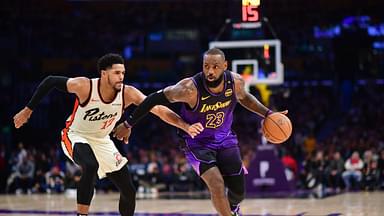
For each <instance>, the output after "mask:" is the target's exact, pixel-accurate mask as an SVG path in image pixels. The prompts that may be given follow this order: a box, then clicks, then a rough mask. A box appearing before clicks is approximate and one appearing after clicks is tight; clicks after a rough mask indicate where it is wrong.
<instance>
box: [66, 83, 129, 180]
mask: <svg viewBox="0 0 384 216" xmlns="http://www.w3.org/2000/svg"><path fill="white" fill-rule="evenodd" d="M99 87H100V79H91V90H90V96H89V98H88V99H87V101H85V102H84V103H83V104H80V103H79V100H78V99H76V101H75V105H74V108H73V112H72V114H71V115H70V116H69V118H68V119H67V121H66V127H65V128H64V129H63V130H62V132H61V141H62V142H61V144H62V148H63V151H64V153H65V154H66V155H67V156H68V157H69V158H70V159H71V160H72V161H74V160H73V148H74V145H75V144H83V143H85V144H89V145H90V147H91V149H92V151H93V153H94V154H95V157H96V159H97V161H98V163H99V170H98V175H99V177H100V178H102V177H105V174H106V173H109V172H113V171H116V170H119V169H121V168H122V167H123V166H124V165H125V164H126V162H127V159H126V158H125V157H123V156H122V155H121V154H120V153H119V151H118V150H117V149H116V146H115V145H114V143H113V142H112V140H111V139H110V137H109V134H110V133H111V132H112V130H113V128H114V127H115V125H116V122H117V121H118V120H119V119H120V118H121V115H122V113H123V110H124V97H123V95H124V85H123V87H122V89H121V91H119V92H117V93H116V95H115V98H114V99H113V101H111V102H108V103H107V102H105V101H104V100H103V98H102V97H101V94H100V88H99Z"/></svg>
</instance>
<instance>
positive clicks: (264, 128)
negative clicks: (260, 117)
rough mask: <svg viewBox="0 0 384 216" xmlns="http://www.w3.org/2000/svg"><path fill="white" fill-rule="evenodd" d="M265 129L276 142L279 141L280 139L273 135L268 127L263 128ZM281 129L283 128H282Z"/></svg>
mask: <svg viewBox="0 0 384 216" xmlns="http://www.w3.org/2000/svg"><path fill="white" fill-rule="evenodd" d="M264 125H265V122H264ZM263 129H264V130H265V131H266V132H267V133H268V134H269V135H270V136H271V137H272V138H273V139H275V141H276V140H277V141H279V140H280V139H279V138H276V137H275V136H273V135H272V133H271V132H270V131H269V130H268V129H267V127H265V126H264V127H263ZM280 129H281V128H280Z"/></svg>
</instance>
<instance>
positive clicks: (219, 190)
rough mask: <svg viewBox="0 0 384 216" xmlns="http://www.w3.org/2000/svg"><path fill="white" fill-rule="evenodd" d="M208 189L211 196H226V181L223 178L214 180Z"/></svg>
mask: <svg viewBox="0 0 384 216" xmlns="http://www.w3.org/2000/svg"><path fill="white" fill-rule="evenodd" d="M208 187H209V191H210V192H211V194H215V195H221V194H224V191H225V184H224V180H223V179H222V178H215V179H212V180H211V181H210V182H209V184H208Z"/></svg>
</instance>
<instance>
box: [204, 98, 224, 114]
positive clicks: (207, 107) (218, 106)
mask: <svg viewBox="0 0 384 216" xmlns="http://www.w3.org/2000/svg"><path fill="white" fill-rule="evenodd" d="M230 104H231V100H228V101H224V102H221V101H219V102H217V103H215V104H203V107H201V110H200V112H202V113H204V112H208V111H216V110H218V109H223V108H225V107H228V106H229V105H230Z"/></svg>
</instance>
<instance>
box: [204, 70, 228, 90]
mask: <svg viewBox="0 0 384 216" xmlns="http://www.w3.org/2000/svg"><path fill="white" fill-rule="evenodd" d="M204 79H205V83H206V84H207V86H208V88H216V87H217V86H219V85H220V83H221V81H223V79H224V73H222V74H221V75H220V76H219V78H217V80H214V81H209V80H208V79H207V78H206V77H205V75H204Z"/></svg>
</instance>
